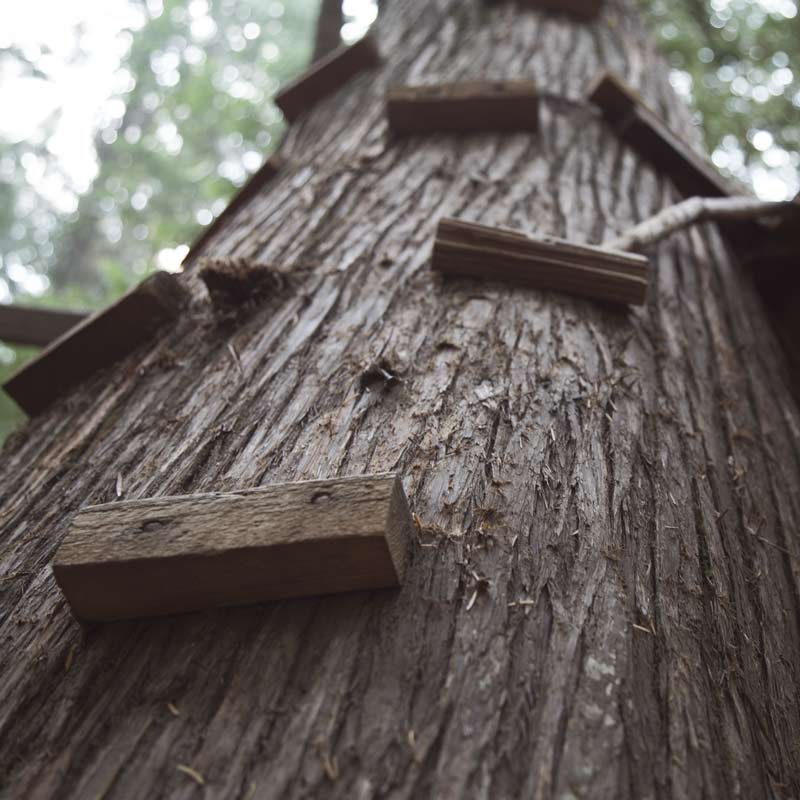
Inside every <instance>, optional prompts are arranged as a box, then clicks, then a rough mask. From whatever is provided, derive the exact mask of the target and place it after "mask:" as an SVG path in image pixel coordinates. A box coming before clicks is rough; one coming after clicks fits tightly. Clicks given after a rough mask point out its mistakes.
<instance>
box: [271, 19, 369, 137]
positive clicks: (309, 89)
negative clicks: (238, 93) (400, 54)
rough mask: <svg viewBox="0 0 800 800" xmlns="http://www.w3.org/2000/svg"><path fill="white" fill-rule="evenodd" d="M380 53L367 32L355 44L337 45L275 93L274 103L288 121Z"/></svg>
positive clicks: (295, 117)
mask: <svg viewBox="0 0 800 800" xmlns="http://www.w3.org/2000/svg"><path fill="white" fill-rule="evenodd" d="M380 63H381V55H380V51H379V49H378V45H377V43H376V42H375V39H374V38H373V37H372V36H371V35H370V34H367V35H366V36H364V37H363V38H362V39H359V40H358V41H357V42H356V43H355V44H351V45H348V46H343V47H339V48H337V49H336V50H334V51H333V52H332V53H330V54H329V55H327V56H325V57H324V58H321V59H320V60H319V61H315V62H314V63H313V64H312V65H311V66H310V67H309V68H308V69H307V70H306V71H305V72H303V73H302V74H301V75H300V76H299V77H297V78H295V79H294V80H293V81H290V82H289V83H287V84H286V85H285V86H284V87H283V88H281V90H280V91H279V92H278V94H276V95H275V104H276V105H277V106H278V108H280V110H281V111H282V112H283V115H284V116H285V117H286V119H287V120H289V122H294V121H295V120H296V119H297V118H298V117H299V116H300V114H302V113H303V112H304V111H306V110H307V109H309V108H311V107H312V106H313V105H315V104H316V103H317V102H318V101H319V100H321V99H322V98H323V97H325V96H326V95H328V94H331V93H332V92H334V91H336V90H337V89H339V88H341V87H342V86H343V85H344V84H345V83H346V82H347V81H348V80H349V79H350V78H352V77H353V76H354V75H356V74H358V73H359V72H361V71H362V70H366V69H371V68H372V67H377V66H378V65H379V64H380Z"/></svg>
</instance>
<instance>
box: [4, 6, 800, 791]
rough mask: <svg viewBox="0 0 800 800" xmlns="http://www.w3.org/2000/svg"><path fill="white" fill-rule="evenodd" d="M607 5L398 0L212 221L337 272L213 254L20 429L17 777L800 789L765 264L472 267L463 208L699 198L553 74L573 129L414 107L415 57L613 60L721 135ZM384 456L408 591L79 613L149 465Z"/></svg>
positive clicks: (288, 476)
mask: <svg viewBox="0 0 800 800" xmlns="http://www.w3.org/2000/svg"><path fill="white" fill-rule="evenodd" d="M608 6H609V7H608V10H607V11H606V12H605V14H604V16H603V18H602V20H600V21H598V22H597V23H595V24H592V25H587V24H579V23H576V22H573V21H571V20H569V19H568V18H566V17H562V16H557V15H545V14H542V13H539V12H535V11H527V10H523V9H520V8H519V7H518V6H517V5H516V4H513V3H512V4H507V5H502V6H498V7H496V8H492V9H488V8H485V7H483V6H482V4H479V3H477V2H471V3H467V2H464V0H437V2H435V3H432V2H429V0H394V2H392V3H387V4H386V6H385V11H384V12H382V18H381V20H380V21H379V23H378V26H377V35H378V36H379V39H380V43H381V48H382V50H383V52H384V53H385V54H386V57H387V63H386V65H385V67H384V68H383V69H382V70H380V71H379V72H375V73H371V74H369V75H364V76H361V77H359V78H356V79H355V80H353V81H352V82H351V83H350V84H349V85H348V86H347V87H346V88H345V89H343V90H342V91H341V92H339V93H338V94H337V95H336V96H334V97H331V98H329V99H327V100H325V101H324V102H322V103H320V105H319V107H318V108H316V109H315V110H314V111H313V112H312V113H310V114H309V115H308V116H307V117H305V118H304V119H303V120H302V121H301V122H300V123H299V124H297V125H295V126H293V127H292V128H291V129H290V131H289V134H288V136H287V138H286V140H285V141H284V144H283V147H282V154H283V155H284V156H286V157H288V158H290V159H292V160H293V162H294V166H293V167H291V168H289V169H288V170H286V171H285V172H284V173H283V175H282V176H281V177H279V178H278V179H277V180H276V181H275V182H274V183H272V184H270V185H269V186H267V187H265V188H264V189H263V190H262V191H261V192H260V193H259V194H258V195H256V196H255V197H253V198H252V199H251V200H250V201H249V202H248V203H247V205H246V207H245V208H243V209H242V210H241V211H240V212H239V213H237V214H236V215H233V216H232V217H231V219H230V220H229V221H228V222H227V223H226V224H225V225H223V226H221V228H220V231H219V233H218V234H217V235H216V236H215V237H213V238H211V239H210V241H209V242H208V243H207V245H206V252H207V253H208V254H212V255H215V256H220V257H224V256H228V255H236V256H241V257H244V258H253V259H256V260H261V261H267V262H273V263H276V264H279V265H294V266H295V267H300V266H308V265H311V266H312V268H311V269H303V270H300V271H299V272H298V280H297V282H296V285H295V287H294V288H293V289H292V291H291V292H289V293H288V294H287V293H282V294H280V295H278V296H275V297H274V298H272V299H271V300H269V301H267V302H266V303H265V304H263V305H261V306H260V307H258V309H257V310H256V311H255V312H253V313H252V315H251V316H249V317H246V318H242V319H240V320H239V323H238V325H236V326H235V327H231V324H230V323H228V325H227V326H222V325H218V324H216V323H215V322H214V320H213V316H212V312H211V310H210V306H209V304H208V302H207V300H206V296H205V292H204V289H203V288H202V286H201V284H200V282H199V280H198V279H197V276H196V274H195V270H194V267H192V269H190V270H189V271H188V272H187V274H186V275H185V280H186V283H187V285H188V286H189V287H190V288H191V290H192V292H193V296H194V298H195V299H194V303H193V306H192V309H191V311H190V312H189V313H187V314H186V316H185V317H184V318H183V319H182V321H181V322H180V323H179V324H177V325H176V326H175V327H174V328H173V329H171V330H169V331H168V332H165V333H164V334H162V337H161V340H160V342H159V343H158V344H154V345H153V346H152V347H151V348H150V349H147V350H146V351H145V350H141V351H139V352H138V353H136V354H134V355H133V356H131V357H129V358H127V359H126V360H124V361H123V362H121V363H120V364H119V365H118V366H117V367H116V368H115V369H113V370H111V371H109V372H107V373H106V374H104V375H101V376H98V377H97V378H96V379H93V380H91V381H89V382H88V383H87V385H86V386H85V387H83V388H82V389H80V390H78V391H76V392H74V393H73V394H72V395H70V397H69V398H67V399H65V400H64V401H63V402H60V403H59V404H58V405H57V407H56V408H54V409H52V411H50V412H49V413H46V414H44V415H42V416H41V417H39V418H37V419H36V420H34V421H32V422H31V423H29V424H28V426H27V428H26V429H25V430H24V431H23V432H22V433H21V434H20V435H18V436H16V437H14V439H13V441H11V442H9V443H8V444H7V446H6V448H5V451H4V453H3V455H4V458H3V463H2V467H0V470H2V472H1V473H0V476H1V478H2V483H1V484H0V485H1V486H2V487H3V501H2V513H3V525H2V547H3V549H2V573H1V574H2V575H3V577H2V578H0V591H2V596H3V602H2V608H1V613H2V616H0V625H1V626H2V628H1V631H2V637H3V644H4V647H3V651H2V658H1V660H0V776H1V777H0V780H2V784H0V785H2V787H3V789H2V792H3V794H2V796H3V797H9V798H11V797H13V798H23V797H24V798H33V797H54V798H55V797H57V798H95V797H113V798H142V797H147V798H158V797H166V796H169V797H186V798H189V797H200V796H204V797H209V798H211V797H213V798H246V797H257V798H285V797H311V796H318V797H341V798H372V797H376V798H377V797H392V798H426V797H437V798H473V797H484V798H510V797H520V798H533V797H558V798H573V797H592V798H640V797H701V796H702V797H714V798H731V797H743V798H756V797H786V798H788V797H796V796H798V793H800V750H799V749H798V742H800V719H799V718H798V717H799V715H800V712H798V708H799V707H800V685H799V684H800V637H799V636H798V627H799V626H798V623H799V622H800V592H799V591H798V559H800V543H798V538H797V530H798V525H799V524H800V503H799V500H798V491H797V487H798V486H799V485H800V416H799V415H798V412H797V409H796V407H795V406H794V404H793V403H792V402H791V400H790V395H789V392H788V390H787V386H786V374H785V364H784V363H783V360H782V355H781V353H780V350H779V348H778V346H777V344H776V342H775V339H774V336H773V334H772V332H771V330H770V327H769V325H768V321H767V318H766V315H765V313H764V311H763V309H762V307H761V305H760V303H759V301H758V299H757V296H756V294H755V292H754V289H753V286H752V283H751V281H750V278H749V277H748V275H747V274H745V273H744V272H743V271H742V270H740V269H738V268H737V267H736V265H735V264H734V263H733V262H732V260H731V258H730V257H729V254H728V253H727V252H726V249H725V247H724V245H723V243H722V242H721V240H720V238H719V235H718V233H717V231H716V229H715V228H714V227H713V226H710V225H706V226H703V227H702V228H695V229H690V230H689V231H686V232H682V233H680V234H677V235H676V236H674V237H672V238H670V239H669V240H667V241H665V242H664V243H662V244H661V245H659V247H658V249H657V252H656V255H654V258H653V265H654V287H653V291H652V292H651V294H650V299H649V303H648V305H647V307H646V308H643V309H641V310H615V309H612V308H607V307H604V306H602V305H600V304H597V303H592V302H590V301H586V300H581V299H577V298H574V297H569V296H566V295H560V294H556V293H552V292H550V293H548V292H539V291H533V290H526V289H518V288H513V287H508V286H501V285H496V284H489V283H482V282H478V281H467V280H454V281H448V282H445V283H442V282H441V281H440V280H438V279H436V278H434V277H433V276H432V274H431V272H430V270H429V255H430V250H431V243H432V235H433V231H434V228H435V225H436V222H437V220H438V219H439V218H440V217H441V216H442V215H444V214H447V215H451V216H456V217H461V218H464V219H468V220H473V221H477V222H482V223H487V224H500V225H506V226H510V227H517V228H520V229H524V230H530V231H538V232H541V233H550V234H554V235H557V236H562V237H568V238H573V239H575V240H576V241H592V242H600V241H603V240H605V239H608V238H612V237H613V236H614V235H615V234H618V233H620V232H621V231H624V230H625V229H627V228H628V227H630V226H631V225H632V224H633V223H635V222H637V221H640V220H642V219H644V218H646V217H648V216H650V215H652V214H654V213H655V212H656V211H658V210H659V209H661V208H663V207H664V206H666V205H668V204H671V203H673V202H675V200H676V199H677V197H676V194H675V192H674V190H673V189H672V188H671V185H670V182H669V179H668V177H667V176H659V175H657V174H655V173H654V172H653V171H652V169H651V168H650V167H649V166H648V165H646V164H644V163H642V162H641V161H639V160H638V159H637V158H636V156H635V155H634V154H633V153H632V152H631V151H630V150H629V149H628V148H626V147H625V146H624V145H623V144H621V143H620V142H619V141H618V140H617V139H616V137H615V136H614V135H613V133H612V132H611V131H610V130H609V129H608V128H607V127H606V125H605V124H604V123H603V122H602V121H601V120H600V118H599V115H596V114H594V113H593V112H592V110H591V109H589V108H587V107H585V106H583V105H582V104H580V103H572V102H567V101H559V100H558V99H557V98H553V97H550V99H548V100H547V101H546V102H544V104H543V108H542V111H541V118H542V131H541V134H540V135H531V134H527V133H519V134H502V135H501V134H497V135H493V134H488V135H474V136H472V135H471V136H464V137H457V136H428V137H414V138H409V139H405V140H390V139H389V138H388V137H387V136H386V129H385V123H384V121H383V106H382V97H383V93H384V91H385V89H386V87H387V86H388V85H389V84H391V83H397V82H404V81H409V82H412V81H413V82H416V81H420V80H443V79H446V80H454V79H459V78H467V77H470V78H478V77H480V78H486V77H489V78H494V77H496V78H518V77H526V76H534V77H535V78H536V80H537V81H538V82H539V83H540V84H541V85H542V86H543V87H545V88H546V89H547V91H548V92H550V93H560V94H562V95H565V96H568V97H571V98H577V97H580V96H581V95H582V92H583V90H584V87H585V86H586V84H587V83H588V81H589V79H590V78H591V77H592V76H593V75H594V74H595V72H596V71H597V70H598V69H599V68H601V67H603V66H608V67H611V68H614V69H617V70H619V71H620V72H622V73H623V74H624V75H626V76H627V77H628V78H629V79H630V80H631V81H632V82H633V83H634V84H635V85H640V86H641V87H642V91H643V92H644V94H645V95H646V97H647V99H648V101H649V102H651V103H652V104H653V105H654V106H655V107H656V108H658V109H659V110H660V112H661V113H663V114H664V116H666V117H667V119H668V121H669V122H670V124H671V125H672V126H673V127H675V128H677V129H679V130H682V131H684V132H685V133H686V132H688V131H689V129H690V125H689V122H688V114H687V112H686V111H685V110H684V109H683V108H682V107H681V106H680V105H679V103H678V102H677V100H676V98H675V97H674V96H673V95H672V93H671V92H670V90H669V88H668V82H667V69H666V68H665V66H664V65H663V63H662V62H661V61H659V60H658V58H657V57H656V56H655V55H654V53H653V50H652V47H651V45H650V43H649V41H648V40H647V37H646V36H645V35H644V33H643V29H642V26H641V23H640V21H639V20H638V17H637V15H636V14H635V12H634V11H633V8H632V4H630V3H629V2H627V0H616V1H615V2H609V3H608ZM314 265H315V266H314ZM232 353H233V354H238V357H233V355H232ZM374 362H382V363H383V365H384V367H385V368H386V369H388V370H389V371H391V372H393V373H396V374H397V375H399V377H400V378H401V381H400V382H397V383H394V382H392V383H391V384H390V383H386V384H385V385H383V384H381V383H380V382H375V381H374V380H373V381H370V380H363V381H362V380H361V376H362V373H363V372H364V371H365V369H366V368H367V367H368V365H370V364H372V363H374ZM376 372H377V370H374V369H373V370H371V371H369V373H368V374H369V375H370V376H373V375H375V373H376ZM385 470H399V471H401V472H402V473H403V476H404V485H405V488H406V491H407V493H408V495H409V498H410V501H411V504H412V508H413V510H414V511H415V512H416V514H418V516H419V518H420V520H421V528H420V530H419V532H418V535H417V541H415V542H414V543H413V547H412V550H411V552H410V556H409V558H410V561H409V567H408V573H407V577H406V583H405V585H404V587H403V588H402V590H400V591H399V592H392V591H388V592H370V593H361V594H352V595H344V596H338V597H325V598H320V599H309V600H302V601H291V602H289V601H287V602H282V603H276V604H273V605H266V606H261V607H251V608H241V609H230V610H223V611H213V612H208V613H198V614H190V615H183V616H179V617H174V618H165V619H160V620H143V621H141V622H136V623H119V624H112V625H101V626H96V627H94V628H91V629H81V628H80V627H79V625H78V624H76V623H75V622H74V621H73V619H72V618H71V616H70V614H69V611H68V609H67V607H66V605H65V603H64V600H63V599H62V597H61V595H60V594H59V592H58V590H57V588H56V586H55V583H54V581H53V578H52V576H51V573H50V569H49V567H48V562H49V561H50V560H51V558H52V556H53V553H54V551H55V549H56V547H57V545H58V543H59V542H60V541H61V539H62V538H63V536H64V534H65V532H66V529H67V526H68V523H69V521H70V519H71V518H72V516H73V515H74V513H75V512H76V511H77V510H78V509H79V508H81V507H82V506H84V505H87V504H90V503H98V502H104V501H110V500H113V499H114V497H115V487H119V488H121V489H122V494H123V496H124V497H127V498H133V497H148V496H156V495H168V494H176V493H193V492H200V491H208V490H231V489H236V488H239V487H254V486H262V485H265V484H268V483H271V482H276V481H282V480H301V479H306V478H321V477H329V476H330V477H332V476H344V475H355V474H361V473H365V472H380V471H385ZM147 590H148V587H147V586H143V587H142V591H144V592H146V591H147ZM179 765H181V768H179ZM186 768H190V769H191V770H194V771H195V773H196V774H192V773H191V772H187V771H186ZM200 776H202V778H203V779H204V780H205V788H204V789H201V788H200V787H199V786H198V785H197V780H198V779H199V777H200Z"/></svg>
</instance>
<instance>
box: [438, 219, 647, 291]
mask: <svg viewBox="0 0 800 800" xmlns="http://www.w3.org/2000/svg"><path fill="white" fill-rule="evenodd" d="M432 267H433V269H435V270H437V271H438V272H441V273H442V274H444V275H449V276H462V277H473V278H485V279H487V280H500V281H507V282H510V283H515V284H519V285H523V286H530V287H533V288H536V289H556V290H559V291H564V292H569V293H571V294H579V295H583V296H585V297H591V298H594V299H598V300H608V301H611V302H615V303H634V304H641V303H644V302H645V299H646V296H647V284H648V276H649V265H648V261H647V259H646V258H644V257H643V256H640V255H634V254H632V253H623V252H620V251H617V250H608V249H606V248H603V247H595V246H593V245H583V244H575V243H574V242H568V241H566V240H564V239H557V238H555V237H552V236H535V235H533V234H528V233H521V232H519V231H512V230H507V229H505V228H491V227H487V226H485V225H476V224H475V223H472V222H464V221H462V220H456V219H448V218H444V219H442V220H440V222H439V226H438V228H437V231H436V240H435V243H434V248H433V261H432Z"/></svg>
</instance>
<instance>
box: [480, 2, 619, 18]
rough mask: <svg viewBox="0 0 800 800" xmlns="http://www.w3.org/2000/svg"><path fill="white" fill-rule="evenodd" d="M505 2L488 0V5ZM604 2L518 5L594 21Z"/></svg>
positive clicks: (530, 3) (522, 3)
mask: <svg viewBox="0 0 800 800" xmlns="http://www.w3.org/2000/svg"><path fill="white" fill-rule="evenodd" d="M502 2H503V0H486V3H487V5H500V3H502ZM603 2H604V0H517V3H518V5H521V6H523V7H527V8H542V9H545V10H546V11H560V12H563V13H564V14H571V15H572V16H574V17H580V18H582V19H594V18H595V17H596V16H597V15H598V14H599V13H600V11H601V9H602V8H603Z"/></svg>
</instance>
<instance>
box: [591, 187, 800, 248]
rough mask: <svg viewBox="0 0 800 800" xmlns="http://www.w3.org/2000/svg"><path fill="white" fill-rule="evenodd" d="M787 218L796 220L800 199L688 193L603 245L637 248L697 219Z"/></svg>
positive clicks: (767, 220)
mask: <svg viewBox="0 0 800 800" xmlns="http://www.w3.org/2000/svg"><path fill="white" fill-rule="evenodd" d="M791 218H795V219H797V220H798V221H800V203H797V202H795V201H792V202H785V203H770V202H767V201H765V200H756V199H754V198H752V197H709V198H704V197H691V198H690V199H688V200H684V201H683V202H682V203H678V204H677V205H674V206H670V207H669V208H665V209H664V210H663V211H661V212H659V213H658V214H656V215H655V216H654V217H650V219H647V220H645V221H644V222H642V223H640V224H639V225H636V226H634V227H633V228H631V229H630V230H629V231H628V232H627V233H625V234H624V235H622V236H620V237H619V238H617V239H612V240H611V241H607V242H605V243H604V244H603V246H604V247H608V248H609V249H611V250H640V249H641V248H643V247H645V246H647V245H650V244H655V242H659V241H661V240H662V239H665V238H666V237H667V236H670V235H671V234H673V233H675V232H676V231H679V230H683V228H688V227H689V226H691V225H697V224H698V223H700V222H723V221H729V220H762V221H763V222H765V223H766V224H768V225H776V224H777V223H778V222H780V221H781V220H785V219H791Z"/></svg>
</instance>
